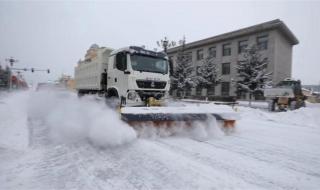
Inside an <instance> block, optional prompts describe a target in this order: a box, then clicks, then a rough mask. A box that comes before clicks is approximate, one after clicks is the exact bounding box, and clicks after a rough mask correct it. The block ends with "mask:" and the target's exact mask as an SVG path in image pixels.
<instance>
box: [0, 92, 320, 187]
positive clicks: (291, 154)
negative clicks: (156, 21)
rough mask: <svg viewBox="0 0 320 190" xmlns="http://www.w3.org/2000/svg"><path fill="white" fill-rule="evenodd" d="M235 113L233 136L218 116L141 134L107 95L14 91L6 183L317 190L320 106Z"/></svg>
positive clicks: (5, 143)
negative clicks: (183, 131)
mask: <svg viewBox="0 0 320 190" xmlns="http://www.w3.org/2000/svg"><path fill="white" fill-rule="evenodd" d="M237 110H238V111H239V113H240V116H241V119H240V120H238V121H237V126H236V131H235V132H234V133H232V134H228V135H225V134H224V133H223V132H222V131H221V130H220V129H219V128H218V127H217V126H216V125H215V122H214V121H212V123H209V126H210V127H209V129H208V128H206V127H207V126H203V125H199V126H197V127H198V128H196V129H193V131H192V132H191V133H188V135H176V136H171V137H157V136H155V135H154V136H152V137H148V138H137V135H136V132H135V131H134V130H133V129H132V128H130V127H129V126H127V125H126V124H125V123H123V122H122V121H120V120H119V117H118V115H117V114H116V113H115V112H114V111H112V110H110V109H109V108H107V107H106V106H105V105H104V103H103V101H101V100H97V99H95V98H83V99H81V100H79V99H78V98H77V97H76V95H74V94H71V93H68V92H20V93H16V94H10V95H8V94H6V95H5V96H0V189H319V187H320V159H319V158H320V149H319V147H320V117H319V116H320V106H318V105H315V104H312V105H311V104H310V105H308V107H306V108H302V109H299V110H295V111H288V112H283V113H269V112H267V111H265V110H261V109H253V108H248V107H241V106H240V107H238V108H237ZM151 132H152V130H151ZM199 133H200V134H203V133H208V134H207V135H202V137H203V136H205V137H206V138H205V139H204V138H200V140H199V138H198V137H199V136H198V135H199Z"/></svg>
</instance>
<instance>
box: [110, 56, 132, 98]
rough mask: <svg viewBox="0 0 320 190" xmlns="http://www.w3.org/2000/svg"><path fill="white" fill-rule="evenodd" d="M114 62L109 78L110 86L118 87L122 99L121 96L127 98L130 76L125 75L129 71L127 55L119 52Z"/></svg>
mask: <svg viewBox="0 0 320 190" xmlns="http://www.w3.org/2000/svg"><path fill="white" fill-rule="evenodd" d="M113 60H114V62H113V67H112V69H111V70H109V72H108V75H109V76H110V77H108V86H109V84H110V86H114V87H116V88H117V90H118V94H119V97H120V98H121V96H124V97H125V96H126V93H127V89H128V75H127V74H125V71H126V70H127V54H126V53H125V52H119V53H117V54H116V55H115V56H114V59H113ZM110 61H112V60H110ZM109 81H110V83H109Z"/></svg>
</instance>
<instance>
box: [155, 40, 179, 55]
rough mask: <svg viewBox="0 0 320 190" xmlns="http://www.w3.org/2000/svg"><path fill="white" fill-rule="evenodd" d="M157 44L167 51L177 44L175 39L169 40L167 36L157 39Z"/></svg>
mask: <svg viewBox="0 0 320 190" xmlns="http://www.w3.org/2000/svg"><path fill="white" fill-rule="evenodd" d="M157 44H158V46H159V47H161V48H163V51H164V52H165V53H167V51H168V48H170V47H174V46H175V45H176V43H175V42H174V41H169V40H168V38H167V37H164V39H161V40H160V41H157Z"/></svg>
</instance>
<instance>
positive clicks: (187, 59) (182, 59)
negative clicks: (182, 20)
mask: <svg viewBox="0 0 320 190" xmlns="http://www.w3.org/2000/svg"><path fill="white" fill-rule="evenodd" d="M185 44H186V40H185V37H184V38H183V39H182V40H180V49H179V50H178V53H177V57H176V60H175V68H174V71H173V73H172V76H171V85H172V88H173V89H176V90H177V91H178V93H179V95H180V97H185V94H186V92H187V91H190V90H191V88H194V87H196V86H197V85H198V83H199V77H198V76H197V74H196V72H195V66H194V64H193V63H192V60H191V55H190V54H189V53H188V52H186V51H185Z"/></svg>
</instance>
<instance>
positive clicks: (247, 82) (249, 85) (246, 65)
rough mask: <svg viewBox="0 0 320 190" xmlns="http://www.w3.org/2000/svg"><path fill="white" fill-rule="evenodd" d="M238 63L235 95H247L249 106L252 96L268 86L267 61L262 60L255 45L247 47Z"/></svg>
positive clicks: (269, 76) (269, 80) (269, 78)
mask: <svg viewBox="0 0 320 190" xmlns="http://www.w3.org/2000/svg"><path fill="white" fill-rule="evenodd" d="M243 57H244V59H243V60H241V61H239V63H238V65H237V66H236V69H237V71H238V76H237V77H238V80H237V81H236V87H237V93H238V94H239V93H249V105H250V106H251V101H252V95H253V94H255V93H262V92H263V89H264V88H265V87H266V86H268V85H270V84H271V82H272V80H271V75H272V72H269V73H267V64H268V59H267V58H262V55H261V54H260V52H259V49H258V48H257V46H256V45H252V46H250V47H248V48H247V49H246V50H245V52H244V55H243Z"/></svg>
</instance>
